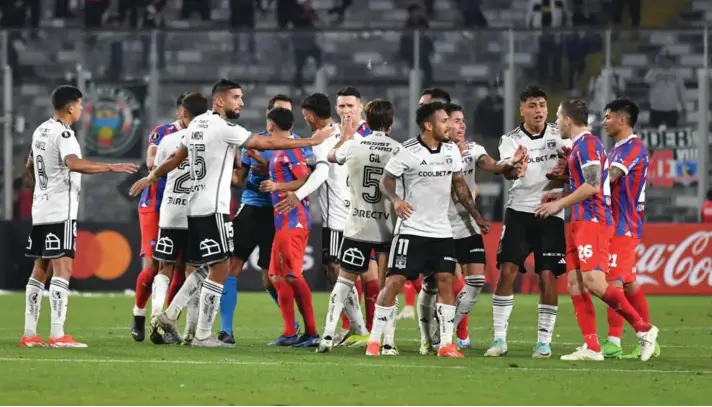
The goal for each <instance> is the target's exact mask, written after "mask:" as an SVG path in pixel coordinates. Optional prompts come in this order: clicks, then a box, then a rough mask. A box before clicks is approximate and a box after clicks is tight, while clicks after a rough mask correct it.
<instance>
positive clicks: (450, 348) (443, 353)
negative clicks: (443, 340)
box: [438, 343, 465, 358]
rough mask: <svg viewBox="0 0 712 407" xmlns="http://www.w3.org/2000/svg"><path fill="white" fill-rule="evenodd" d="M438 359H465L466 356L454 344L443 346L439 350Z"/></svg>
mask: <svg viewBox="0 0 712 407" xmlns="http://www.w3.org/2000/svg"><path fill="white" fill-rule="evenodd" d="M438 357H441V358H464V357H465V355H463V354H462V353H460V352H458V351H457V346H455V344H454V343H451V344H449V345H445V346H441V347H440V349H438Z"/></svg>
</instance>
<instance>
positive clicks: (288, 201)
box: [274, 191, 299, 214]
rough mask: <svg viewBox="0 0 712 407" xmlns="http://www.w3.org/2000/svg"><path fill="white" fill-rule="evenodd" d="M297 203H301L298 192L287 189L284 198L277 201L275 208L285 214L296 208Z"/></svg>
mask: <svg viewBox="0 0 712 407" xmlns="http://www.w3.org/2000/svg"><path fill="white" fill-rule="evenodd" d="M297 205H299V198H298V197H297V194H295V193H294V191H287V192H285V193H284V198H282V200H281V201H279V202H277V205H275V206H274V209H275V210H276V211H277V212H279V213H282V214H284V213H287V212H289V211H291V210H292V209H294V208H296V207H297Z"/></svg>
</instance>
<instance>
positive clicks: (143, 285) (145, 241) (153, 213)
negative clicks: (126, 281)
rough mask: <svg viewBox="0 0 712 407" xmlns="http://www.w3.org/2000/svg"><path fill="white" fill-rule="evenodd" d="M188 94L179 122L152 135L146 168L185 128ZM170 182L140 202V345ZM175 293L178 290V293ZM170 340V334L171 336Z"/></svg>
mask: <svg viewBox="0 0 712 407" xmlns="http://www.w3.org/2000/svg"><path fill="white" fill-rule="evenodd" d="M183 97H184V95H181V96H180V97H178V101H177V103H176V106H177V107H176V121H175V122H173V123H169V124H163V125H160V126H158V127H156V128H155V129H153V131H152V132H151V136H150V138H149V141H148V150H147V151H146V166H148V169H149V170H151V169H153V168H154V166H155V158H156V152H157V151H158V146H159V145H160V144H161V141H163V139H164V138H165V137H168V136H170V135H172V134H173V133H176V132H178V131H179V130H181V129H183V128H185V126H183V124H182V123H181V117H182V112H181V110H182V107H181V106H182V105H181V103H182V102H183ZM165 183H166V180H165V179H162V180H159V181H158V183H156V185H152V186H151V187H150V188H148V189H146V190H145V191H143V193H142V194H141V198H140V199H139V202H138V219H139V226H140V228H141V257H143V270H141V273H140V274H139V275H138V277H137V278H136V293H135V297H134V307H133V325H132V327H131V336H132V337H133V339H134V340H135V341H137V342H143V340H144V339H145V337H146V304H147V303H148V299H149V298H150V297H151V288H152V285H153V279H154V277H155V276H156V273H157V272H158V261H156V260H155V259H154V258H153V249H154V247H155V245H156V241H157V239H158V222H159V213H160V207H161V201H162V196H163V190H164V188H165ZM183 277H184V276H183V275H181V274H180V273H176V275H175V276H174V280H173V281H174V283H172V284H171V287H170V288H172V289H171V290H170V291H171V292H172V295H170V297H169V301H168V302H170V299H171V298H172V297H173V295H175V292H177V289H180V286H176V287H174V285H177V284H178V283H180V282H182V281H183V280H184V278H183ZM174 290H175V291H174ZM168 336H169V337H170V334H169V335H168Z"/></svg>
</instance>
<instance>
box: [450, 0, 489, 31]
mask: <svg viewBox="0 0 712 407" xmlns="http://www.w3.org/2000/svg"><path fill="white" fill-rule="evenodd" d="M457 7H458V8H459V9H460V12H461V13H462V22H463V24H464V25H465V27H466V28H473V27H487V19H486V18H485V15H484V14H483V13H482V0H457Z"/></svg>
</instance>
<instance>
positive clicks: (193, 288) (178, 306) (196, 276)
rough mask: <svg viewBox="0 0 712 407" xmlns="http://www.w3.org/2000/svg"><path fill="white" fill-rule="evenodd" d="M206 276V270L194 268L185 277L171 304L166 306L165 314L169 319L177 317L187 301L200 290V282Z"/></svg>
mask: <svg viewBox="0 0 712 407" xmlns="http://www.w3.org/2000/svg"><path fill="white" fill-rule="evenodd" d="M207 276H208V272H207V271H206V270H204V269H195V271H193V272H192V273H191V274H190V275H189V276H188V277H187V278H186V279H185V282H184V283H183V287H181V288H180V290H178V293H176V296H175V297H173V301H172V302H171V305H169V306H168V308H166V315H168V317H169V318H170V319H178V315H180V312H181V311H182V310H183V308H185V307H186V306H187V305H188V301H190V299H191V298H193V296H195V295H197V294H198V292H200V284H201V283H202V282H203V281H204V280H205V278H206V277H207Z"/></svg>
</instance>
